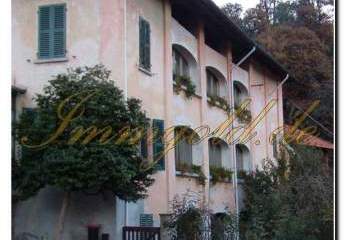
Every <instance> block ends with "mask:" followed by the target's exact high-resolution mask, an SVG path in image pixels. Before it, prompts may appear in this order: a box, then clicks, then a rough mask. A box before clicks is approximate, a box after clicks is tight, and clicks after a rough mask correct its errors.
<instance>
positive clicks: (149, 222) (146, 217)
mask: <svg viewBox="0 0 345 240" xmlns="http://www.w3.org/2000/svg"><path fill="white" fill-rule="evenodd" d="M140 227H153V214H140Z"/></svg>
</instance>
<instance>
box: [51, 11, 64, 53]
mask: <svg viewBox="0 0 345 240" xmlns="http://www.w3.org/2000/svg"><path fill="white" fill-rule="evenodd" d="M53 9H54V24H53V27H54V28H53V29H54V32H53V34H54V35H53V49H54V52H53V56H54V57H55V58H57V57H64V56H65V53H66V48H65V45H66V7H65V5H56V6H54V7H53Z"/></svg>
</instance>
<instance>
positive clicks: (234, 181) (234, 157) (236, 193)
mask: <svg viewBox="0 0 345 240" xmlns="http://www.w3.org/2000/svg"><path fill="white" fill-rule="evenodd" d="M231 78H232V74H231ZM230 90H231V109H232V113H231V114H232V116H234V115H235V105H234V84H233V80H232V79H231V86H230ZM233 129H234V121H232V122H231V131H232V130H233ZM231 148H232V149H231V153H232V159H233V161H234V170H235V171H234V174H233V177H232V182H233V183H234V184H233V185H234V189H235V208H236V218H237V220H236V221H237V227H238V226H239V216H240V211H239V206H238V188H237V159H236V146H235V144H234V143H232V144H231ZM238 239H239V231H237V233H236V240H238Z"/></svg>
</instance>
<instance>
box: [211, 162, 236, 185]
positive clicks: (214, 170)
mask: <svg viewBox="0 0 345 240" xmlns="http://www.w3.org/2000/svg"><path fill="white" fill-rule="evenodd" d="M210 175H211V176H212V182H213V183H217V182H229V181H231V177H232V171H230V170H228V169H226V168H223V167H215V166H210Z"/></svg>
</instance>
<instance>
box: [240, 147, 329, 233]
mask: <svg viewBox="0 0 345 240" xmlns="http://www.w3.org/2000/svg"><path fill="white" fill-rule="evenodd" d="M321 159H322V155H321V152H320V151H319V150H317V149H313V148H308V147H303V146H298V145H296V146H294V154H291V155H290V157H289V160H287V159H284V158H282V159H279V160H278V164H273V162H271V161H268V160H266V161H265V165H264V167H263V170H261V171H259V170H256V172H255V173H252V174H246V175H245V176H244V184H243V189H244V192H245V207H244V210H243V211H242V212H241V215H240V232H241V235H242V238H243V239H267V240H268V239H270V240H272V239H273V240H290V239H291V240H292V239H313V240H314V239H315V240H323V239H331V238H332V236H333V232H332V229H333V220H332V219H333V218H332V209H333V186H332V177H331V176H330V175H329V174H328V173H326V172H325V171H324V170H323V167H322V166H323V163H322V160H321Z"/></svg>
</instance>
